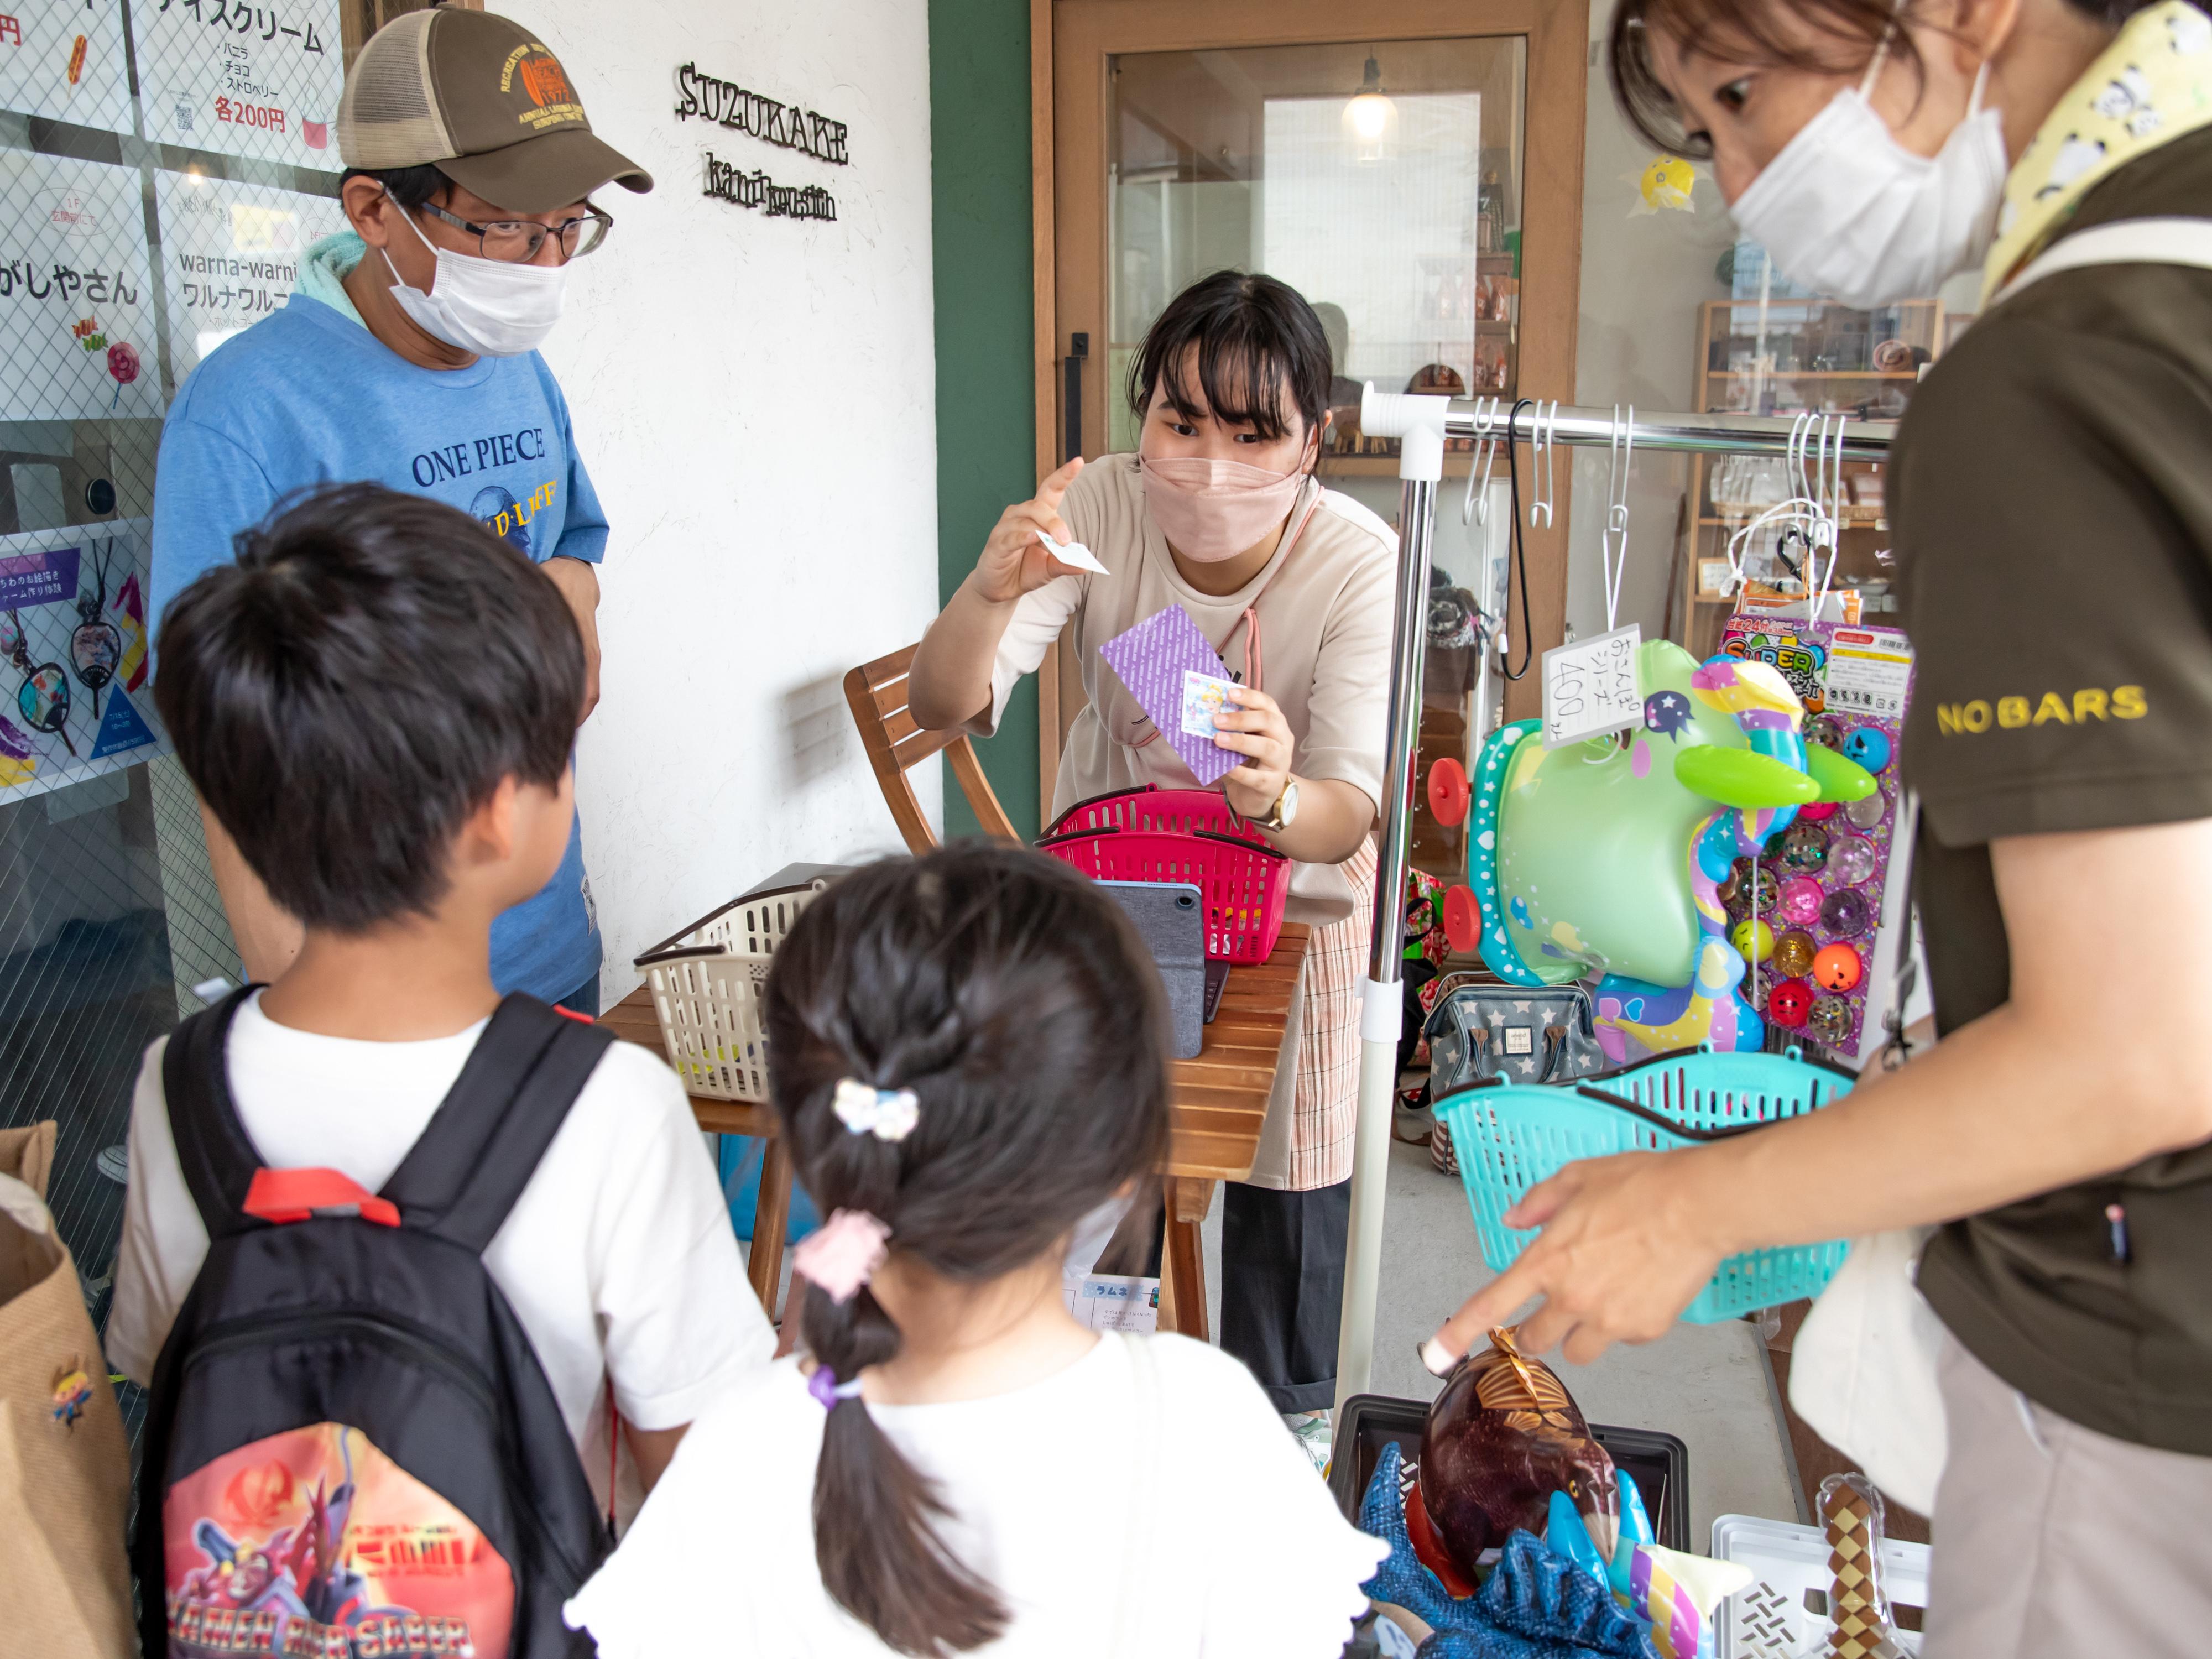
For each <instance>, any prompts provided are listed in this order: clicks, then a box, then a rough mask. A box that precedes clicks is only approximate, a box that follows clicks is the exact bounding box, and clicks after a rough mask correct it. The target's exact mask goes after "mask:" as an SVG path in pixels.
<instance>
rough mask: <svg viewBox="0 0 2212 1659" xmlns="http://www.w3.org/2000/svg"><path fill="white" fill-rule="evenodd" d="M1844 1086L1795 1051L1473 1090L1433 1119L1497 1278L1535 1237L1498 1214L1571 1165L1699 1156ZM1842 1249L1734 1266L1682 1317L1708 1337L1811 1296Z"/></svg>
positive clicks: (1679, 1057) (1700, 1057) (1764, 1257)
mask: <svg viewBox="0 0 2212 1659" xmlns="http://www.w3.org/2000/svg"><path fill="white" fill-rule="evenodd" d="M1854 1081H1856V1079H1855V1078H1854V1076H1853V1074H1852V1073H1849V1072H1846V1071H1844V1070H1842V1069H1841V1068H1840V1067H1838V1066H1829V1065H1826V1064H1824V1063H1822V1062H1820V1061H1818V1060H1807V1059H1805V1058H1804V1056H1803V1055H1802V1053H1801V1052H1800V1051H1799V1050H1797V1049H1796V1048H1792V1049H1790V1052H1789V1053H1788V1054H1715V1053H1714V1052H1713V1051H1712V1050H1711V1048H1696V1049H1692V1050H1686V1051H1685V1052H1683V1053H1681V1054H1663V1055H1662V1056H1660V1057H1659V1058H1658V1059H1656V1060H1644V1061H1641V1062H1639V1063H1638V1064H1637V1065H1634V1066H1624V1067H1621V1068H1620V1069H1619V1070H1617V1071H1613V1072H1607V1073H1603V1074H1601V1075H1600V1076H1597V1077H1593V1078H1588V1079H1583V1081H1582V1082H1580V1083H1578V1084H1563V1085H1551V1086H1535V1085H1512V1084H1507V1085H1498V1084H1489V1085H1476V1086H1475V1087H1474V1088H1471V1089H1462V1090H1461V1091H1459V1092H1457V1093H1456V1094H1450V1095H1447V1096H1445V1097H1443V1099H1442V1100H1439V1101H1437V1103H1436V1113H1437V1117H1438V1118H1439V1119H1440V1120H1442V1121H1443V1124H1444V1126H1445V1127H1446V1128H1447V1129H1448V1130H1449V1132H1450V1133H1451V1138H1452V1149H1453V1151H1454V1152H1456V1153H1457V1154H1458V1158H1459V1178H1460V1182H1461V1184H1462V1186H1464V1187H1465V1188H1467V1201H1468V1207H1469V1208H1471V1209H1472V1210H1473V1211H1474V1230H1475V1232H1476V1234H1477V1235H1478V1236H1479V1237H1480V1238H1481V1240H1482V1259H1483V1260H1484V1261H1486V1262H1488V1263H1489V1264H1490V1267H1491V1269H1492V1271H1493V1272H1496V1273H1503V1272H1504V1271H1505V1269H1506V1268H1508V1267H1511V1266H1512V1265H1513V1263H1514V1262H1515V1261H1516V1260H1518V1259H1519V1257H1520V1255H1521V1252H1522V1250H1524V1249H1528V1245H1529V1243H1530V1242H1531V1241H1532V1240H1534V1238H1535V1237H1536V1230H1535V1229H1534V1228H1528V1229H1526V1230H1522V1229H1516V1228H1512V1227H1508V1226H1507V1225H1505V1222H1504V1216H1505V1212H1507V1211H1508V1210H1510V1209H1511V1208H1512V1207H1513V1206H1514V1205H1515V1204H1516V1203H1517V1202H1519V1201H1520V1198H1521V1195H1522V1194H1523V1193H1525V1192H1527V1191H1528V1189H1529V1188H1531V1187H1533V1186H1534V1185H1535V1184H1536V1183H1537V1182H1540V1181H1545V1180H1548V1179H1549V1178H1550V1177H1552V1176H1555V1175H1557V1174H1558V1173H1559V1171H1560V1170H1563V1169H1565V1167H1566V1166H1567V1165H1568V1164H1571V1163H1573V1162H1574V1161H1575V1160H1576V1159H1577V1158H1607V1157H1610V1156H1611V1155H1612V1154H1613V1153H1615V1152H1672V1151H1674V1150H1676V1149H1677V1148H1680V1147H1684V1146H1697V1145H1699V1144H1700V1143H1701V1142H1702V1141H1705V1140H1709V1139H1711V1137H1712V1136H1713V1135H1714V1134H1716V1133H1720V1134H1726V1133H1735V1132H1740V1131H1742V1130H1746V1129H1752V1128H1755V1127H1758V1126H1759V1124H1762V1123H1772V1122H1775V1121H1778V1120H1780V1119H1782V1118H1785V1117H1796V1116H1797V1115H1799V1114H1800V1113H1802V1112H1811V1111H1817V1110H1818V1109H1820V1108H1821V1107H1823V1106H1826V1105H1827V1104H1828V1103H1830V1102H1831V1101H1833V1100H1836V1099H1838V1098H1840V1097H1842V1096H1844V1095H1846V1094H1849V1093H1850V1088H1851V1085H1852V1083H1853V1082H1854ZM1638 1108H1640V1110H1638ZM1849 1248H1850V1247H1849V1245H1848V1243H1846V1242H1844V1241H1842V1240H1838V1241H1836V1242H1834V1243H1827V1244H1800V1245H1793V1246H1791V1247H1790V1248H1789V1249H1778V1250H1752V1251H1747V1252H1746V1253H1745V1254H1744V1255H1732V1256H1730V1257H1729V1258H1728V1259H1727V1260H1726V1261H1723V1262H1722V1263H1721V1265H1720V1269H1719V1271H1718V1272H1717V1273H1714V1275H1713V1278H1712V1282H1711V1284H1709V1285H1706V1286H1705V1289H1704V1290H1702V1291H1699V1292H1698V1296H1697V1299H1696V1300H1694V1301H1693V1302H1692V1303H1691V1304H1690V1305H1689V1306H1688V1307H1687V1308H1686V1309H1685V1310H1683V1312H1682V1317H1683V1318H1684V1319H1686V1320H1688V1321H1690V1322H1692V1323H1693V1324H1699V1325H1709V1324H1711V1323H1712V1322H1715V1321H1717V1320H1722V1319H1734V1318H1736V1317H1738V1316H1741V1315H1744V1314H1747V1313H1755V1312H1757V1311H1758V1310H1759V1309H1761V1308H1771V1307H1774V1306H1776V1305H1777V1304H1780V1303H1784V1302H1794V1301H1796V1300H1797V1299H1798V1298H1799V1297H1808V1296H1818V1295H1819V1294H1820V1292H1821V1291H1823V1290H1824V1289H1826V1286H1827V1283H1828V1281H1829V1280H1830V1279H1832V1278H1834V1277H1835V1274H1836V1269H1837V1268H1838V1267H1842V1266H1843V1265H1844V1253H1845V1251H1846V1250H1847V1249H1849Z"/></svg>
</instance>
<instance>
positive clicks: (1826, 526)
mask: <svg viewBox="0 0 2212 1659" xmlns="http://www.w3.org/2000/svg"><path fill="white" fill-rule="evenodd" d="M1850 419H1851V417H1850V416H1848V415H1838V416H1836V417H1835V421H1836V428H1835V437H1834V449H1833V452H1832V458H1831V451H1830V448H1829V444H1830V439H1829V435H1828V416H1826V415H1823V416H1820V448H1819V449H1818V450H1817V451H1816V452H1815V453H1814V458H1813V479H1814V483H1813V489H1814V496H1815V501H1816V503H1818V502H1819V498H1820V496H1821V495H1826V501H1825V503H1822V504H1819V505H1818V507H1817V511H1818V513H1819V519H1818V527H1817V528H1816V529H1815V530H1814V543H1813V547H1812V549H1811V550H1810V551H1809V552H1808V553H1807V554H1806V556H1805V620H1806V621H1807V622H1808V623H1814V622H1818V621H1819V620H1820V607H1821V606H1822V605H1826V603H1827V602H1828V590H1829V588H1830V587H1831V586H1833V584H1834V582H1835V580H1836V562H1837V561H1838V560H1839V559H1841V558H1842V557H1843V556H1844V545H1843V534H1842V531H1843V517H1844V428H1846V427H1848V426H1849V425H1850ZM1824 548H1825V549H1826V551H1827V555H1828V562H1827V563H1826V565H1825V566H1822V567H1821V569H1820V583H1819V586H1817V587H1815V586H1814V580H1813V573H1814V566H1815V565H1816V564H1818V563H1819V562H1820V553H1821V550H1823V549H1824Z"/></svg>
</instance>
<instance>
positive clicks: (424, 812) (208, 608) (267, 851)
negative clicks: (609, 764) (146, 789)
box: [154, 483, 584, 933]
mask: <svg viewBox="0 0 2212 1659" xmlns="http://www.w3.org/2000/svg"><path fill="white" fill-rule="evenodd" d="M235 547H236V556H235V558H234V561H233V562H231V563H229V564H224V565H218V566H216V568H214V569H212V570H210V571H209V572H207V574H204V575H203V576H201V577H200V578H199V580H197V581H195V582H193V583H192V584H191V586H189V587H187V588H185V591H184V592H181V593H179V595H178V596H177V598H176V600H175V602H174V603H173V604H172V605H170V606H169V608H168V611H167V615H166V616H165V617H164V618H163V620H162V623H161V639H160V642H159V647H158V652H157V658H158V662H159V671H158V673H157V674H156V677H155V682H154V701H155V705H156V706H157V707H158V708H160V709H161V719H162V720H164V721H165V722H167V726H168V728H169V736H170V738H171V739H172V740H173V742H174V743H175V744H176V748H177V757H178V759H179V760H180V761H182V762H183V763H184V768H185V772H186V774H187V775H190V777H191V781H192V784H193V787H195V788H197V790H198V791H199V794H200V799H202V800H203V801H204V802H205V803H206V804H207V806H208V809H209V811H212V812H213V813H214V814H215V816H216V820H217V822H219V823H221V824H222V827H223V828H224V829H226V830H228V832H229V834H230V836H231V838H232V839H233V840H234V841H235V842H237V843H238V849H239V851H240V854H243V855H244V857H245V859H246V863H247V864H248V865H250V866H252V870H253V872H254V873H255V874H256V875H258V876H259V877H260V878H261V880H262V884H264V886H266V887H267V888H268V890H269V896H270V897H271V898H273V899H274V900H276V902H277V903H278V904H280V905H282V906H283V908H285V909H287V910H289V911H290V912H291V913H292V915H295V916H297V917H298V918H299V919H300V921H301V922H302V923H303V924H304V925H305V926H307V927H324V928H328V929H331V931H333V932H336V933H360V932H362V930H364V929H366V928H369V927H374V926H376V925H377V924H378V923H380V922H384V921H391V920H392V919H394V918H396V917H398V916H401V915H406V914H408V913H409V912H416V913H422V914H428V912H429V911H430V910H431V908H433V907H434V906H435V905H436V903H437V902H438V901H439V900H440V899H441V898H442V897H443V896H444V895H445V891H446V888H447V881H448V871H447V857H448V852H449V848H450V847H451V844H452V842H453V836H455V834H456V833H458V832H459V829H460V827H461V824H462V823H463V821H464V820H465V819H466V818H467V817H468V816H469V814H470V813H471V812H472V811H475V810H476V809H477V807H479V806H481V805H483V803H484V802H485V801H486V800H487V799H489V798H490V796H491V794H492V793H493V792H494V791H495V790H496V789H497V788H498V787H499V785H500V783H501V781H502V780H503V779H506V778H510V777H512V778H516V779H519V780H520V781H522V782H524V783H532V784H540V785H544V786H545V787H558V785H559V783H560V781H561V775H562V772H564V771H565V770H566V769H567V768H568V750H569V745H570V744H572V743H573V742H574V738H575V732H576V711H577V710H578V709H579V708H580V707H581V706H582V703H583V700H584V647H583V641H582V640H581V638H580V636H579V635H578V634H577V632H576V623H575V618H574V617H572V616H570V615H569V613H568V605H567V604H566V603H565V602H564V601H563V600H562V598H561V596H560V594H559V592H557V591H556V589H555V588H554V586H553V584H552V583H551V582H550V581H548V580H546V579H545V577H544V574H541V573H540V572H539V571H538V569H537V568H535V567H533V566H532V564H531V563H530V562H528V561H527V560H526V559H524V558H521V557H520V556H518V555H516V553H515V552H514V551H513V550H512V549H510V548H509V547H507V545H506V544H503V543H501V541H500V540H499V539H498V538H496V537H495V536H494V535H492V533H491V532H489V531H488V530H486V529H485V528H484V527H483V526H482V525H481V524H478V523H477V521H476V520H474V519H472V518H471V517H469V515H468V514H467V513H462V512H459V511H457V510H456V509H454V508H453V507H447V506H444V505H443V504H441V503H440V502H437V501H431V500H429V499H428V498H427V497H425V496H422V495H403V494H401V493H399V492H398V491H397V490H391V489H383V488H381V487H380V486H379V485H376V484H367V483H349V484H340V485H337V486H335V487H332V488H326V489H321V490H319V491H316V492H314V493H313V494H309V495H301V496H295V497H292V498H290V499H289V501H286V502H282V503H279V505H278V507H277V509H276V512H275V513H273V514H272V515H271V516H270V518H269V519H268V520H266V521H265V522H264V523H263V524H261V525H259V526H256V527H255V528H253V529H252V530H247V531H245V532H241V533H240V535H239V536H238V538H237V539H236V542H235Z"/></svg>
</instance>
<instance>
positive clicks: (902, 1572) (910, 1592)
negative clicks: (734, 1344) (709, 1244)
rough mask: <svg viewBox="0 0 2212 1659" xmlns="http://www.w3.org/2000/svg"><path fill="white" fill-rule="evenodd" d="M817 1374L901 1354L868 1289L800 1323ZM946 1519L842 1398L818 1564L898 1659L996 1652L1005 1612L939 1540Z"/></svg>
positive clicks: (826, 1302)
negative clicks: (988, 1648)
mask: <svg viewBox="0 0 2212 1659" xmlns="http://www.w3.org/2000/svg"><path fill="white" fill-rule="evenodd" d="M802 1325H803V1328H804V1329H805V1334H806V1346H808V1348H810V1349H811V1351H812V1352H813V1354H814V1357H815V1359H816V1360H817V1363H818V1364H821V1365H822V1366H823V1367H824V1368H826V1369H827V1370H829V1371H830V1372H832V1373H833V1374H835V1375H836V1377H837V1378H838V1379H839V1380H840V1381H841V1382H842V1381H843V1380H845V1379H847V1378H849V1377H856V1376H859V1375H860V1372H861V1371H862V1370H865V1369H866V1367H868V1366H870V1365H880V1364H884V1362H885V1361H886V1360H888V1359H890V1358H892V1357H893V1356H894V1355H896V1353H897V1352H898V1350H899V1328H898V1327H897V1326H896V1325H895V1324H893V1323H892V1322H891V1318H890V1315H889V1314H887V1313H885V1312H884V1310H883V1306H882V1304H879V1303H878V1301H877V1300H876V1298H875V1297H874V1295H873V1294H872V1292H871V1291H869V1290H868V1289H867V1288H866V1286H865V1285H863V1286H862V1287H861V1288H860V1290H858V1291H855V1292H854V1295H853V1297H852V1299H851V1300H850V1301H848V1302H835V1301H832V1300H831V1299H830V1297H829V1294H828V1293H827V1292H826V1291H822V1290H820V1289H819V1288H816V1289H812V1290H811V1291H809V1293H808V1295H807V1297H806V1310H805V1317H804V1319H803V1321H802ZM947 1513H948V1511H947V1510H946V1509H945V1503H944V1500H943V1499H942V1498H939V1496H938V1494H937V1490H936V1487H935V1486H934V1485H933V1483H932V1482H931V1481H930V1480H927V1478H926V1477H925V1476H923V1475H922V1474H921V1473H920V1472H919V1471H918V1470H916V1469H915V1467H914V1465H913V1464H911V1463H909V1462H907V1461H906V1456H905V1455H904V1454H903V1453H902V1452H901V1451H900V1450H899V1449H898V1448H897V1447H896V1445H894V1444H893V1443H891V1440H890V1437H889V1436H888V1435H886V1434H885V1433H884V1431H883V1430H882V1429H881V1428H879V1427H878V1425H877V1423H876V1419H874V1418H872V1417H871V1416H870V1415H869V1414H868V1408H867V1406H866V1404H865V1403H864V1402H863V1401H860V1399H858V1398H857V1397H849V1398H845V1399H835V1398H833V1399H832V1401H831V1402H830V1405H829V1420H828V1422H827V1423H826V1424H825V1425H824V1426H823V1431H822V1457H821V1461H820V1462H818V1463H817V1464H816V1465H815V1468H814V1555H815V1559H816V1561H817V1564H818V1565H819V1566H820V1567H821V1570H822V1588H823V1589H825V1590H827V1591H829V1599H830V1600H831V1601H835V1602H836V1603H837V1605H838V1606H839V1607H842V1608H844V1609H845V1610H846V1611H847V1612H848V1613H851V1614H852V1615H853V1616H854V1618H855V1619H857V1620H860V1622H861V1623H862V1624H864V1625H866V1626H868V1627H869V1628H870V1629H871V1630H872V1631H874V1632H876V1634H877V1635H878V1637H880V1638H883V1642H884V1645H885V1646H886V1647H889V1648H890V1649H892V1650H894V1651H896V1652H899V1653H905V1654H915V1655H920V1656H925V1659H938V1656H940V1655H943V1654H946V1653H960V1652H965V1651H967V1650H969V1649H971V1648H980V1647H981V1646H983V1645H984V1644H986V1643H988V1642H993V1641H995V1640H997V1639H998V1638H999V1637H1000V1635H1001V1634H1002V1633H1003V1632H1005V1630H1006V1620H1007V1612H1006V1604H1005V1603H1004V1602H1003V1601H1000V1599H999V1598H998V1596H997V1595H994V1593H993V1592H992V1589H991V1587H990V1586H989V1585H988V1584H987V1583H984V1582H983V1581H982V1580H981V1579H980V1578H978V1577H976V1576H975V1574H974V1573H972V1572H970V1571H968V1569H967V1568H966V1567H965V1566H963V1565H961V1563H960V1561H959V1560H958V1559H957V1558H956V1557H955V1556H954V1555H953V1553H952V1552H951V1551H950V1550H949V1549H947V1548H946V1547H945V1541H944V1540H943V1539H942V1538H940V1537H939V1535H938V1531H937V1523H938V1522H939V1520H940V1519H941V1518H943V1517H944V1516H945V1515H946V1514H947Z"/></svg>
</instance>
